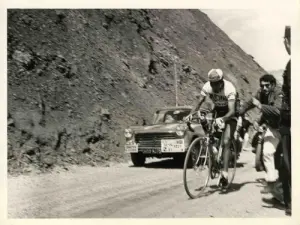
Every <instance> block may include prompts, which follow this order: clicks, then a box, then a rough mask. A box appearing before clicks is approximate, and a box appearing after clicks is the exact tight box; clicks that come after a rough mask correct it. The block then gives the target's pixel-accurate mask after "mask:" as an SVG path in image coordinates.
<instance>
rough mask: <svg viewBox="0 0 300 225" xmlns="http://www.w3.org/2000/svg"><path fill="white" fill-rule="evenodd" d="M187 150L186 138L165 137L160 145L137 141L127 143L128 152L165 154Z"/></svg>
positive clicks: (126, 150)
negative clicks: (138, 142)
mask: <svg viewBox="0 0 300 225" xmlns="http://www.w3.org/2000/svg"><path fill="white" fill-rule="evenodd" d="M185 151H186V146H185V140H184V139H164V140H161V142H160V146H151V145H150V146H145V145H139V144H137V143H132V142H131V143H126V144H125V152H126V153H138V152H141V153H144V154H164V153H183V152H185Z"/></svg>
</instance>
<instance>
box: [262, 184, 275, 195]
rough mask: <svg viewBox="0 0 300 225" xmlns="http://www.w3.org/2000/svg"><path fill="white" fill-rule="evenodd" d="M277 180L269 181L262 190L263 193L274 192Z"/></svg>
mask: <svg viewBox="0 0 300 225" xmlns="http://www.w3.org/2000/svg"><path fill="white" fill-rule="evenodd" d="M275 184H276V182H268V183H267V186H265V187H264V189H263V190H261V191H260V193H261V194H269V193H270V194H272V193H274V189H275Z"/></svg>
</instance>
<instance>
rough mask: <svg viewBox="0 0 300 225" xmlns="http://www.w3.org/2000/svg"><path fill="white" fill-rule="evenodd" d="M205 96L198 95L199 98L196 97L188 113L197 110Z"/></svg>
mask: <svg viewBox="0 0 300 225" xmlns="http://www.w3.org/2000/svg"><path fill="white" fill-rule="evenodd" d="M205 99H206V96H203V95H200V99H197V101H195V103H194V104H193V108H192V110H191V112H190V114H193V113H194V112H196V111H198V110H199V109H200V107H201V105H202V103H203V102H204V101H205Z"/></svg>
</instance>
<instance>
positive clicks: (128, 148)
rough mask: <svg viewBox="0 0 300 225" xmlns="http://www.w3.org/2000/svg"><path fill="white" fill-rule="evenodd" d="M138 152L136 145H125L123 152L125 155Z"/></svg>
mask: <svg viewBox="0 0 300 225" xmlns="http://www.w3.org/2000/svg"><path fill="white" fill-rule="evenodd" d="M138 151H139V150H138V145H137V144H126V145H125V152H127V153H137V152H138Z"/></svg>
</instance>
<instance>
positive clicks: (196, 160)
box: [183, 112, 237, 199]
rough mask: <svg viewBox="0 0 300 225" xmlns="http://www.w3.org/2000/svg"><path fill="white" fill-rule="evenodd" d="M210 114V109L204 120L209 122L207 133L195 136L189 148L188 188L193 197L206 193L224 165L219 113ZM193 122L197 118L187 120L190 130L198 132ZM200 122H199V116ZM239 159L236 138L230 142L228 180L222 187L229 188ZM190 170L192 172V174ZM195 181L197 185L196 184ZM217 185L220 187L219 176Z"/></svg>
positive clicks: (186, 171)
mask: <svg viewBox="0 0 300 225" xmlns="http://www.w3.org/2000/svg"><path fill="white" fill-rule="evenodd" d="M196 113H197V112H196ZM193 115H194V114H193ZM193 115H192V118H193ZM208 115H209V113H206V114H205V116H204V120H202V122H203V121H206V124H207V125H208V126H207V130H206V132H205V133H206V134H205V136H203V137H197V138H196V139H194V140H193V142H192V143H191V145H190V146H189V148H188V151H187V153H186V156H185V161H184V167H183V182H184V188H185V191H186V193H187V194H188V196H189V197H190V198H192V199H194V198H198V197H200V196H201V195H202V194H204V191H205V189H206V188H207V186H208V183H209V181H210V180H213V179H218V178H219V177H220V175H221V170H222V169H223V153H224V151H223V145H222V143H223V130H219V129H218V128H217V126H216V123H215V119H216V118H215V116H213V117H210V118H209V116H208ZM192 122H193V119H191V120H190V121H187V126H188V128H189V130H190V131H192V132H195V130H194V129H193V128H192ZM197 122H199V120H198V121H197ZM201 124H202V123H201ZM236 160H237V151H236V145H235V140H234V139H233V140H232V143H231V145H230V161H229V168H228V184H227V185H226V186H225V187H222V188H223V189H228V188H229V187H230V185H231V184H232V181H233V179H234V176H235V172H236ZM190 172H191V174H192V175H190ZM193 175H195V177H193ZM193 184H194V185H195V186H193ZM216 187H220V181H219V179H218V182H217V185H216Z"/></svg>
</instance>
